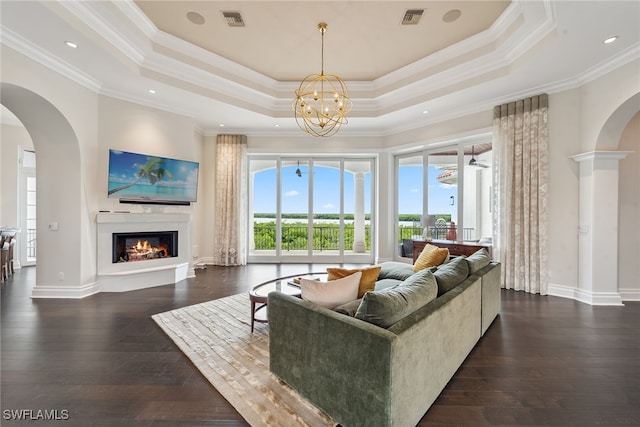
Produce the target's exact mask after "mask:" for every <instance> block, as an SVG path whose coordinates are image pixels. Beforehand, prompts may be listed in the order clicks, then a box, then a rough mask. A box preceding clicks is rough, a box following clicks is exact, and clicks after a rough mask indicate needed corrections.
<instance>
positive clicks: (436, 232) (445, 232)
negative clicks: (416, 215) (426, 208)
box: [398, 226, 474, 243]
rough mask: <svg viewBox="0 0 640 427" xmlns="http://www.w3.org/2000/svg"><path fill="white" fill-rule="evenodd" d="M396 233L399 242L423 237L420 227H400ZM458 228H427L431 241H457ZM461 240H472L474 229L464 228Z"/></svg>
mask: <svg viewBox="0 0 640 427" xmlns="http://www.w3.org/2000/svg"><path fill="white" fill-rule="evenodd" d="M398 230H399V232H398V239H399V242H398V243H401V242H402V239H411V238H414V237H415V236H420V237H422V236H423V231H424V229H423V228H422V227H402V226H401V227H400V228H399V229H398ZM458 231H459V229H458V227H449V226H446V227H429V230H428V235H429V237H430V238H431V239H433V240H458V236H457V234H458ZM462 234H463V236H462V240H465V241H468V240H473V239H474V229H473V228H466V227H465V229H464V230H463V232H462Z"/></svg>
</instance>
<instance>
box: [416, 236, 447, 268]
mask: <svg viewBox="0 0 640 427" xmlns="http://www.w3.org/2000/svg"><path fill="white" fill-rule="evenodd" d="M448 257H449V249H447V248H439V247H437V246H434V245H432V244H429V243H427V244H426V245H425V246H424V249H423V250H422V252H420V256H418V259H417V260H416V262H415V263H414V264H413V271H415V272H418V271H420V270H424V269H425V268H427V267H433V266H434V265H440V264H442V263H443V262H445V261H446V260H447V258H448Z"/></svg>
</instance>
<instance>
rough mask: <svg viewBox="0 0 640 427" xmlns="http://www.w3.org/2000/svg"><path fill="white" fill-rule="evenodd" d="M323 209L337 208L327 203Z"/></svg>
mask: <svg viewBox="0 0 640 427" xmlns="http://www.w3.org/2000/svg"><path fill="white" fill-rule="evenodd" d="M322 207H323V208H325V209H332V208H335V206H334V205H333V204H331V203H327V204H326V205H323V206H322Z"/></svg>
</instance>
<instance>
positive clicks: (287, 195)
mask: <svg viewBox="0 0 640 427" xmlns="http://www.w3.org/2000/svg"><path fill="white" fill-rule="evenodd" d="M298 194H300V193H298V192H297V191H296V190H291V191H287V192H286V193H284V197H295V196H297V195H298Z"/></svg>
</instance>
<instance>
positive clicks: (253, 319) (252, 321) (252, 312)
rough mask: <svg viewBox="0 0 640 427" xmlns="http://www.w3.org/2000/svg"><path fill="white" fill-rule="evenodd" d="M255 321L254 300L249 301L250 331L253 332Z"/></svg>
mask: <svg viewBox="0 0 640 427" xmlns="http://www.w3.org/2000/svg"><path fill="white" fill-rule="evenodd" d="M255 321H256V302H255V301H251V333H253V324H254V323H255Z"/></svg>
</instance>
